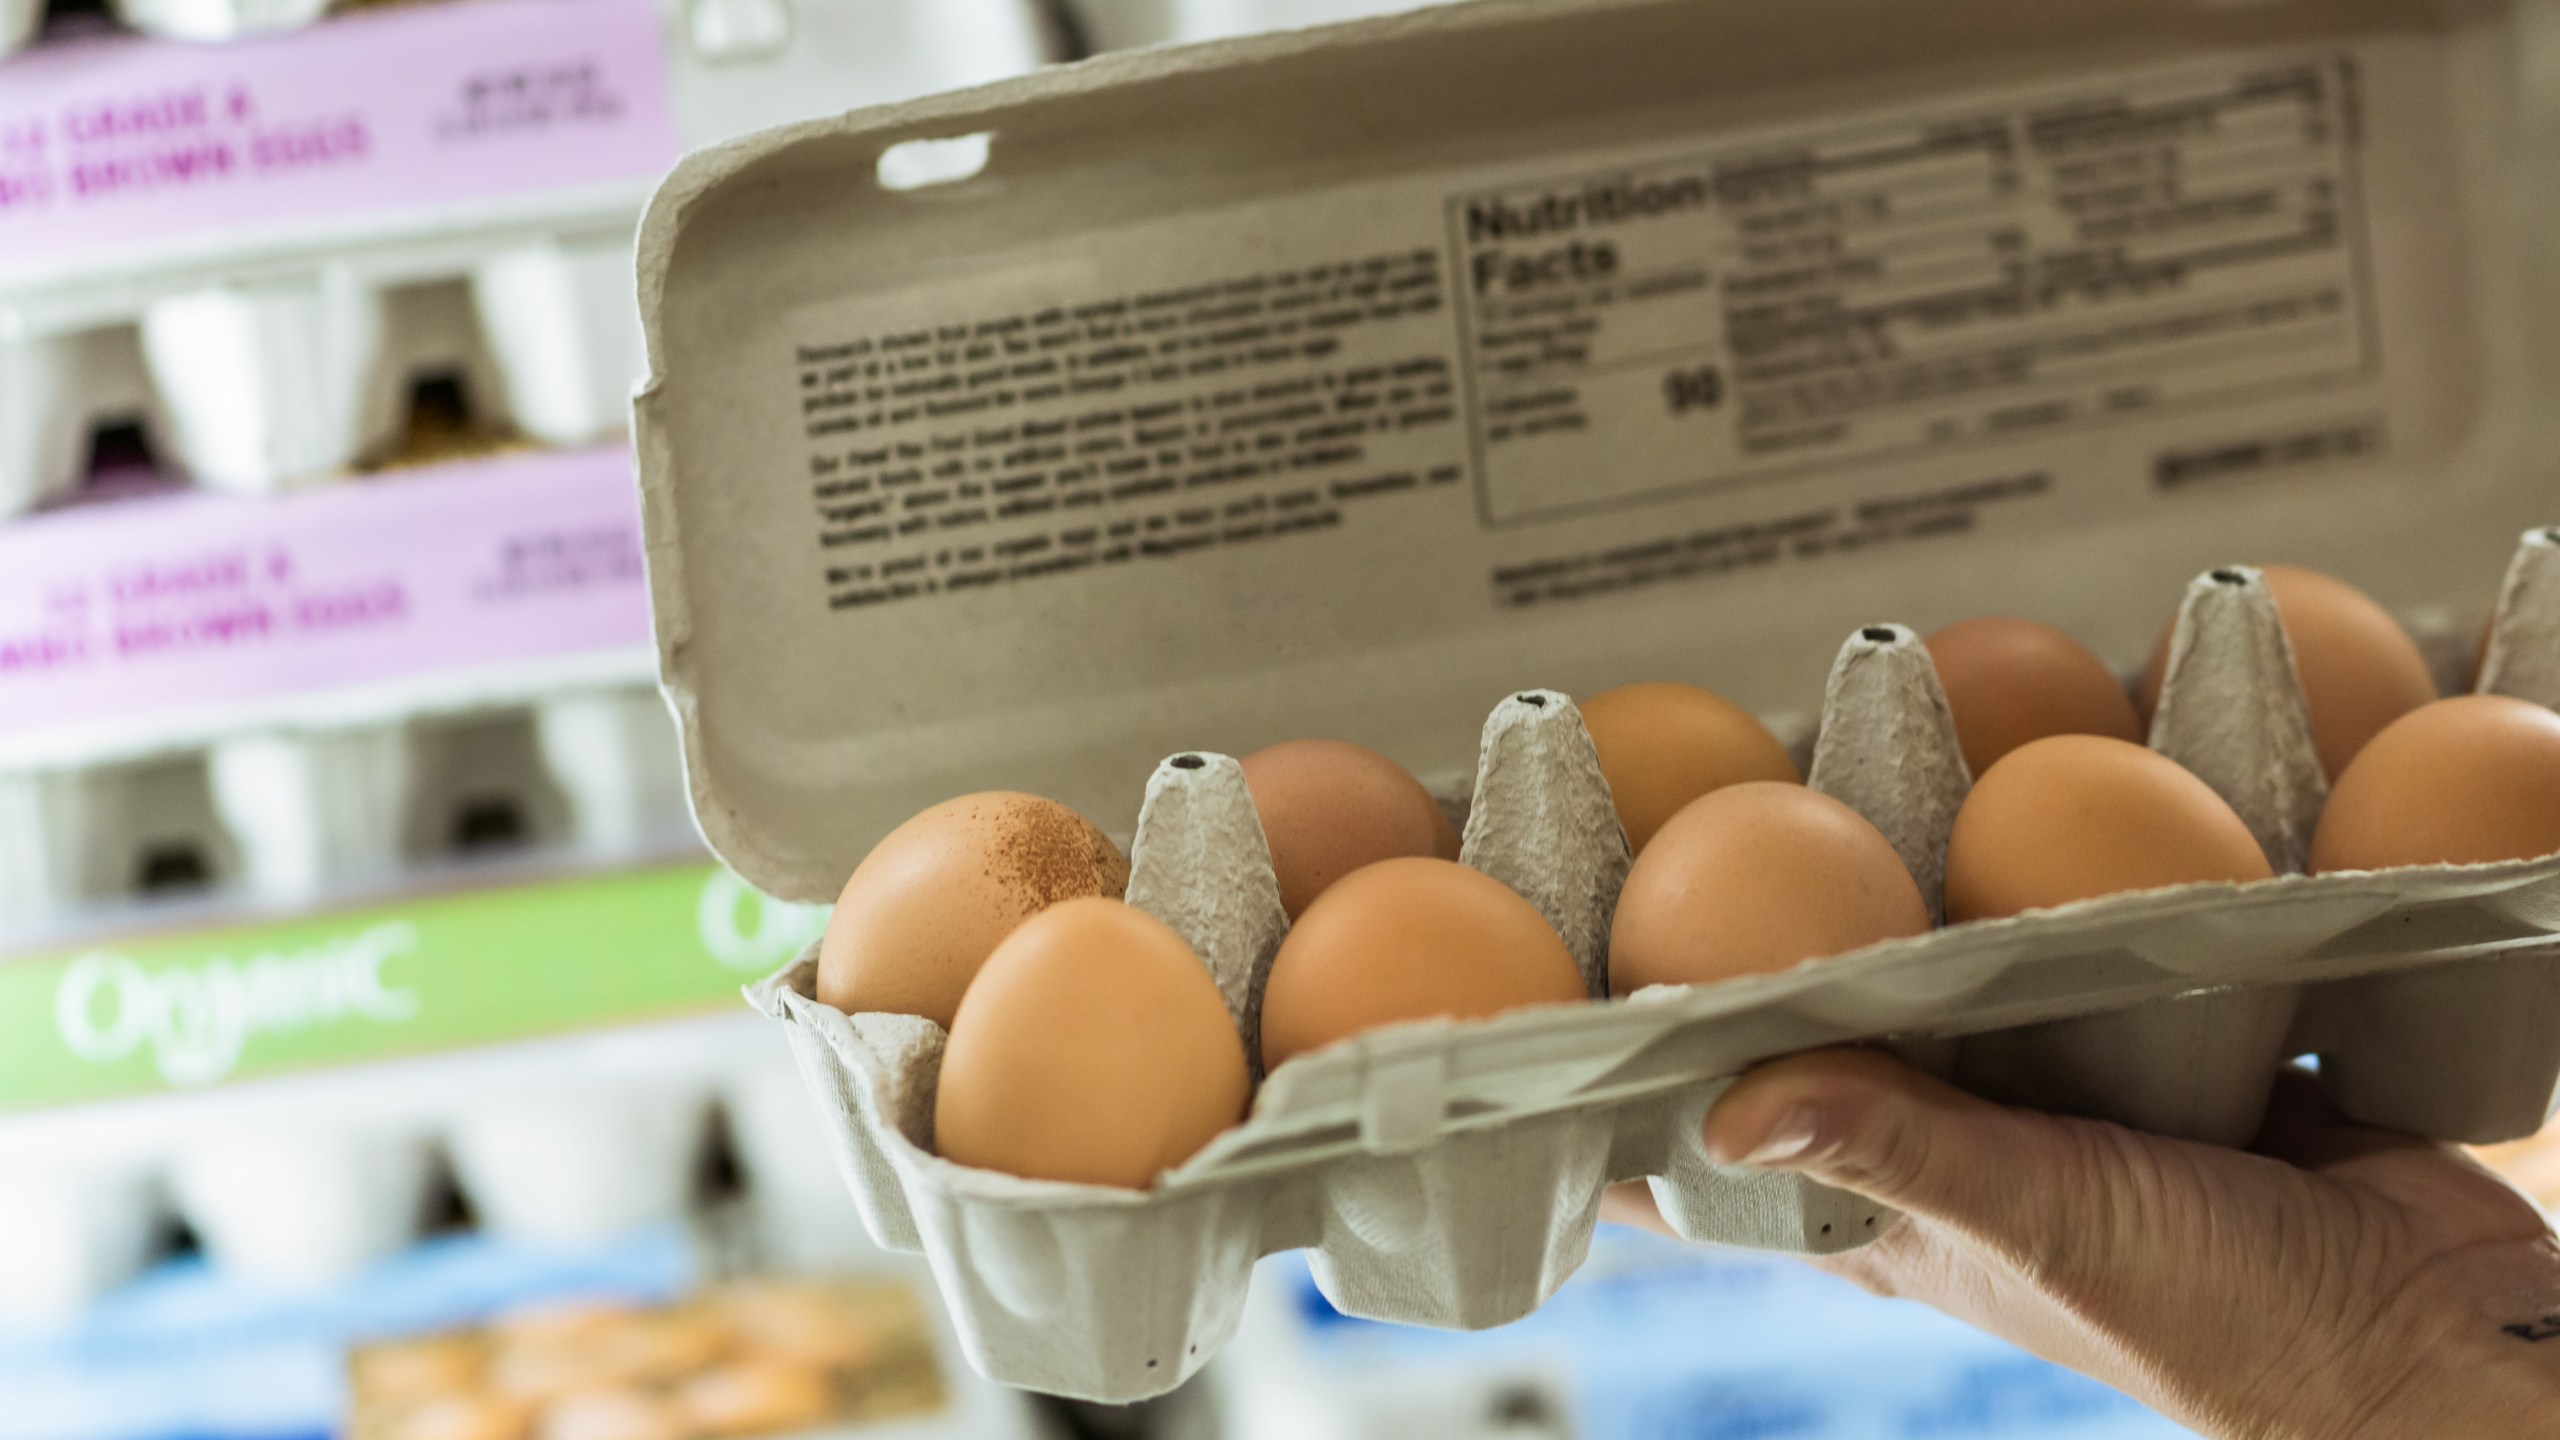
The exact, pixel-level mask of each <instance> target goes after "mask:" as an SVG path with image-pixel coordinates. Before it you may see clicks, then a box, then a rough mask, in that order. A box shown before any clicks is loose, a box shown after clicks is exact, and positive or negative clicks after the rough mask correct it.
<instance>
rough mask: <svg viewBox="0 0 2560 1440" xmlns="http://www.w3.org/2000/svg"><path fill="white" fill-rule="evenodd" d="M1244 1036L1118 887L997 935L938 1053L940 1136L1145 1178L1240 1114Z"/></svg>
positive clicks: (998, 1164) (994, 1165) (1180, 946)
mask: <svg viewBox="0 0 2560 1440" xmlns="http://www.w3.org/2000/svg"><path fill="white" fill-rule="evenodd" d="M1250 1091H1251V1082H1250V1081H1249V1079H1248V1078H1247V1076H1246V1073H1245V1058H1244V1042H1243V1041H1242V1040H1241V1039H1239V1038H1237V1035H1236V1027H1235V1022H1234V1020H1233V1019H1231V1018H1230V1017H1229V1016H1228V1013H1227V1002H1226V1000H1225V999H1224V997H1222V996H1220V995H1219V993H1218V986H1217V982H1215V981H1214V980H1211V979H1210V978H1209V970H1208V967H1207V966H1205V965H1203V964H1202V963H1201V962H1200V957H1199V956H1197V955H1195V954H1193V953H1192V951H1191V947H1190V946H1189V945H1188V944H1185V943H1184V941H1183V939H1182V937H1181V936H1180V935H1178V934H1176V933H1174V930H1173V927H1172V926H1169V925H1167V924H1165V923H1164V922H1163V921H1161V920H1158V919H1156V918H1155V917H1154V916H1152V915H1149V914H1147V913H1146V912H1145V911H1143V910H1140V909H1138V908H1137V907H1135V906H1133V905H1128V904H1125V903H1123V902H1121V901H1118V900H1104V899H1097V898H1086V899H1081V900H1069V901H1066V902H1064V903H1062V904H1059V905H1054V906H1051V907H1050V908H1049V909H1047V910H1043V911H1041V912H1040V913H1039V914H1038V915H1036V916H1034V917H1032V918H1031V919H1030V920H1028V921H1026V922H1024V924H1023V925H1022V927H1021V928H1020V929H1018V930H1016V931H1014V932H1013V933H1012V934H1011V935H1009V936H1007V937H1005V941H1004V943H1003V944H1001V945H999V946H997V947H996V952H995V953H994V954H993V955H990V956H988V957H987V963H986V965H985V967H984V968H983V969H981V970H980V971H979V972H978V980H977V983H976V984H974V985H971V986H970V987H969V993H968V995H967V996H966V997H964V998H963V999H962V1000H961V1002H960V1014H959V1016H958V1017H957V1018H956V1019H954V1020H953V1021H952V1022H951V1040H950V1044H949V1045H948V1047H947V1048H945V1049H944V1051H943V1054H942V1078H941V1081H940V1083H939V1085H938V1086H937V1089H936V1093H935V1097H934V1106H933V1124H934V1145H935V1148H936V1149H937V1150H938V1151H940V1153H941V1155H942V1157H943V1158H944V1159H946V1160H951V1161H956V1162H957V1163H959V1164H962V1165H974V1166H977V1167H979V1168H980V1169H985V1170H1002V1171H1005V1172H1007V1173H1008V1174H1013V1175H1023V1176H1028V1177H1030V1178H1033V1179H1037V1180H1068V1181H1074V1182H1076V1183H1079V1184H1084V1185H1117V1186H1119V1187H1121V1188H1122V1189H1126V1190H1144V1189H1146V1188H1147V1187H1149V1186H1151V1185H1153V1184H1154V1183H1155V1181H1156V1176H1157V1175H1159V1174H1161V1173H1162V1172H1164V1171H1166V1170H1169V1169H1171V1168H1173V1167H1174V1166H1176V1165H1179V1164H1181V1163H1182V1162H1183V1161H1185V1160H1188V1159H1190V1158H1191V1156H1192V1155H1193V1153H1194V1152H1196V1151H1198V1150H1199V1148H1200V1147H1201V1146H1203V1145H1206V1144H1208V1143H1209V1141H1210V1139H1211V1138H1213V1137H1214V1136H1216V1135H1217V1134H1218V1132H1219V1131H1221V1130H1224V1129H1226V1128H1227V1127H1228V1126H1230V1125H1233V1124H1235V1123H1236V1121H1237V1120H1239V1119H1241V1118H1243V1116H1244V1109H1245V1103H1246V1101H1247V1100H1248V1099H1250V1098H1251V1096H1250Z"/></svg>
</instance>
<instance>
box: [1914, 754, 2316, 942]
mask: <svg viewBox="0 0 2560 1440" xmlns="http://www.w3.org/2000/svg"><path fill="white" fill-rule="evenodd" d="M2272 873H2273V871H2272V870H2271V869H2270V868H2269V867H2268V865H2267V857H2266V854H2265V852H2263V851H2261V850H2260V849H2259V848H2258V842H2257V841H2256V840H2255V839H2253V838H2251V836H2250V834H2249V827H2248V826H2247V825H2245V824H2243V823H2242V822H2241V819H2240V817H2239V816H2238V815H2237V814H2234V813H2233V812H2232V809H2231V807H2230V806H2229V805H2227V804H2225V803H2223V799H2222V797H2221V796H2219V795H2216V794H2215V793H2213V788H2212V787H2211V786H2209V785H2207V784H2205V783H2204V782H2203V781H2202V780H2199V779H2197V778H2196V777H2195V776H2194V775H2192V774H2190V773H2188V771H2187V770H2186V768H2185V767H2183V766H2181V765H2179V764H2178V763H2177V762H2176V761H2174V760H2171V759H2169V758H2168V757H2167V756H2164V755H2160V754H2157V753H2155V752H2153V751H2150V750H2146V749H2144V748H2143V747H2141V746H2139V745H2133V744H2128V743H2127V742H2125V741H2122V740H2110V739H2106V738H2104V737H2102V736H2096V735H2056V736H2053V737H2051V738H2050V739H2045V740H2038V741H2035V742H2033V743H2031V744H2027V745H2022V746H2020V747H2019V748H2017V749H2016V750H2013V751H2011V752H2009V755H2008V757H2007V758H2006V759H2003V760H2002V761H2001V762H2000V763H1999V764H1997V765H1994V766H1992V767H1991V769H1990V770H1989V771H1987V772H1986V773H1984V775H1983V776H1982V778H1981V779H1980V780H1978V781H1976V782H1974V787H1973V793H1972V794H1970V795H1968V796H1967V797H1965V802H1964V807H1963V808H1962V809H1960V810H1958V811H1957V812H1956V823H1955V830H1954V832H1953V833H1952V834H1950V835H1949V836H1948V837H1947V920H1948V922H1949V923H1951V924H1953V923H1961V922H1963V921H1967V920H1989V919H1995V918H1998V917H2000V916H2004V915H2015V914H2018V913H2020V912H2022V911H2026V910H2040V909H2047V908H2050V907H2052V906H2056V905H2068V904H2070V903H2072V902H2073V901H2076V900H2094V899H2096V898H2098V897H2099V896H2102V895H2114V894H2118V893H2120V892H2123V891H2129V890H2159V889H2164V888H2167V887H2169V886H2172V885H2192V884H2199V883H2203V882H2207V881H2231V882H2245V881H2250V880H2264V879H2266V878H2268V877H2269V876H2270V875H2271V874H2272Z"/></svg>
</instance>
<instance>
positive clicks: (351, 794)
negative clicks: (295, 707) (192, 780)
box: [208, 725, 411, 902]
mask: <svg viewBox="0 0 2560 1440" xmlns="http://www.w3.org/2000/svg"><path fill="white" fill-rule="evenodd" d="M208 765H209V770H210V773H211V776H212V784H213V798H214V804H215V806H216V808H217V809H218V810H219V811H220V813H221V815H222V819H223V822H224V825H225V826H226V827H227V829H228V830H229V832H230V834H231V836H232V838H233V840H234V841H235V842H236V843H237V844H238V846H239V850H240V863H241V869H242V871H243V875H244V879H245V881H246V883H247V885H248V887H249V888H250V890H251V891H252V892H254V893H255V894H257V895H259V896H262V897H264V898H267V899H271V900H276V901H281V902H303V901H308V900H311V899H314V898H317V897H318V896H321V895H323V894H326V893H328V892H329V891H330V890H331V889H333V888H336V887H338V886H341V885H343V884H346V883H348V882H349V881H351V880H356V879H368V878H373V877H378V876H382V875H387V874H389V873H391V872H392V871H393V870H394V869H396V868H397V866H398V865H399V863H400V859H401V838H402V831H403V828H404V825H405V823H406V819H407V815H408V804H409V793H410V783H411V766H410V755H409V735H408V732H407V730H406V729H405V728H404V727H402V726H399V725H381V726H368V727H364V728H359V729H349V730H341V731H335V732H318V731H315V732H260V733H253V734H246V735H238V736H234V737H232V738H230V739H227V740H223V741H220V742H218V743H216V744H215V745H214V746H213V747H212V748H211V750H210V751H209V752H208Z"/></svg>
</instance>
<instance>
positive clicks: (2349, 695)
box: [2137, 565, 2436, 780]
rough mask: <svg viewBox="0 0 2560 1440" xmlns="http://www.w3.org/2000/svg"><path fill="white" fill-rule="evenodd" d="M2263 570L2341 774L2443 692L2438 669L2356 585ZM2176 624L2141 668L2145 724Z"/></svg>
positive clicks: (2327, 750)
mask: <svg viewBox="0 0 2560 1440" xmlns="http://www.w3.org/2000/svg"><path fill="white" fill-rule="evenodd" d="M2262 573H2263V574H2264V575H2265V576H2266V577H2267V590H2268V592H2269V593H2270V594H2272V595H2274V597H2275V602H2276V613H2277V614H2278V615H2279V616H2281V617H2283V620H2284V633H2285V639H2286V641H2287V642H2288V643H2290V644H2291V646H2292V647H2293V668H2294V673H2295V674H2296V675H2298V676H2299V677H2301V680H2302V699H2303V704H2304V706H2305V707H2306V708H2307V709H2308V710H2309V711H2310V713H2311V741H2312V744H2313V745H2314V746H2315V747H2316V748H2317V749H2318V750H2319V752H2320V768H2321V769H2323V770H2325V771H2327V772H2328V775H2329V778H2330V779H2331V780H2335V779H2337V778H2338V777H2339V776H2341V775H2343V774H2345V773H2346V771H2347V765H2348V764H2349V763H2350V762H2351V761H2353V760H2354V759H2355V757H2356V752H2357V751H2359V750H2362V749H2363V748H2364V746H2365V742H2366V741H2368V740H2371V739H2372V738H2373V737H2374V736H2376V735H2379V734H2381V733H2382V727H2384V726H2386V725H2388V724H2390V723H2391V722H2392V721H2394V720H2397V719H2399V718H2400V717H2401V716H2403V715H2406V714H2408V713H2409V712H2410V711H2412V710H2415V709H2417V708H2418V707H2419V706H2421V705H2424V704H2427V703H2428V702H2429V701H2432V700H2434V699H2435V698H2436V681H2435V674H2434V672H2432V671H2430V670H2429V669H2428V668H2427V660H2426V657H2425V656H2424V655H2422V654H2420V653H2419V652H2418V643H2417V642H2416V641H2414V640H2412V639H2410V638H2409V632H2408V631H2406V630H2403V629H2401V628H2400V622H2399V621H2397V620H2394V619H2392V618H2391V612H2390V611H2388V610H2385V609H2383V608H2382V607H2381V606H2379V605H2377V604H2375V603H2374V602H2373V599H2372V597H2370V596H2368V595H2366V594H2365V593H2364V592H2363V591H2361V590H2358V589H2357V588H2356V587H2354V586H2353V585H2349V584H2348V583H2346V582H2345V581H2343V580H2337V579H2333V578H2331V577H2329V576H2327V575H2323V574H2321V573H2320V572H2318V571H2316V570H2304V569H2301V568H2298V567H2296V566H2292V565H2269V566H2266V567H2264V569H2263V571H2262ZM2177 628H2178V627H2177V619H2176V617H2174V616H2172V617H2171V619H2170V621H2169V626H2168V628H2167V629H2165V630H2163V631H2161V632H2160V641H2159V643H2158V644H2156V645H2154V646H2153V647H2152V649H2151V663H2150V664H2149V666H2147V667H2146V668H2145V669H2144V670H2143V673H2142V688H2141V692H2140V694H2139V696H2138V697H2137V698H2138V699H2139V701H2140V702H2141V711H2142V721H2143V724H2144V725H2146V726H2148V725H2149V724H2150V723H2151V712H2152V711H2153V710H2154V709H2155V708H2156V707H2157V706H2158V705H2159V703H2160V687H2161V684H2162V682H2163V681H2164V680H2165V679H2166V678H2167V675H2168V672H2169V642H2170V640H2171V638H2172V637H2173V636H2174V635H2175V634H2176V633H2177Z"/></svg>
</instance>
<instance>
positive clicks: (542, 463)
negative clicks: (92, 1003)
mask: <svg viewBox="0 0 2560 1440" xmlns="http://www.w3.org/2000/svg"><path fill="white" fill-rule="evenodd" d="M642 568H643V567H642V560H641V554H640V540H639V535H638V517H637V515H636V513H635V512H634V508H633V504H632V496H631V482H630V466H629V460H628V458H627V456H626V455H625V454H624V453H623V452H622V451H620V450H619V449H594V450H583V451H557V452H518V451H505V452H501V453H497V454H489V455H481V456H479V457H477V458H472V459H468V460H461V461H454V462H450V463H447V464H443V465H439V466H431V467H427V468H421V469H415V470H404V471H399V472H396V473H390V474H385V475H380V476H375V477H369V478H367V479H365V480H363V481H362V482H361V483H350V484H345V485H338V486H332V487H329V488H327V489H325V490H321V491H315V492H312V493H310V494H307V495H298V496H293V497H289V498H283V499H248V498H241V497H230V496H213V495H203V494H188V493H178V494H156V495H153V496H151V497H150V498H141V499H126V500H117V501H113V502H108V503H98V504H89V505H80V506H75V507H71V508H67V509H64V510H62V511H59V512H56V513H50V514H46V515H42V516H37V517H32V518H28V519H22V520H19V521H17V522H14V523H11V524H8V525H5V526H0V947H5V946H9V945H11V944H14V943H18V942H22V941H23V940H24V939H25V937H26V936H27V935H28V934H29V933H30V932H34V931H40V930H43V929H45V928H47V927H50V926H56V925H58V924H59V923H61V922H65V921H67V920H69V919H71V918H73V917H75V916H76V915H77V913H78V912H80V911H82V910H83V909H86V908H89V907H93V906H96V905H98V904H101V903H112V902H115V901H118V900H119V899H123V898H129V897H134V896H139V895H146V894H152V893H158V892H167V891H183V890H191V889H203V888H206V887H213V888H215V889H219V890H222V891H225V892H228V893H230V894H232V895H234V896H237V897H240V898H243V899H246V900H248V901H250V902H252V903H254V904H257V905H262V906H268V907H279V906H292V905H297V904H306V903H309V902H311V901H313V900H316V899H318V898H321V897H324V896H327V895H331V894H334V893H338V892H340V891H344V890H346V889H349V888H350V887H355V888H361V887H363V886H366V885H372V884H378V883H380V882H382V881H384V880H386V879H387V878H389V877H391V876H392V875H394V874H395V873H396V872H398V871H399V870H400V869H401V868H402V867H404V866H408V865H412V864H416V863H419V862H421V861H435V860H438V859H440V858H443V857H449V856H453V855H457V854H469V853H482V852H487V851H489V850H491V849H493V848H496V847H503V846H507V845H532V846H536V847H545V848H549V849H554V850H566V851H572V852H575V853H578V854H582V855H585V856H589V857H592V858H598V859H610V858H615V857H627V856H630V855H633V854H638V853H642V852H644V851H646V850H648V849H650V848H651V847H658V848H664V847H665V846H667V845H669V844H675V845H678V846H684V845H689V844H690V843H692V842H691V825H690V820H689V818H688V817H687V815H686V809H685V807H686V799H685V796H684V793H683V778H682V771H681V762H680V756H679V753H678V750H677V747H676V744H675V739H674V733H673V726H672V720H671V717H670V716H669V714H668V711H667V705H666V702H665V701H664V699H663V698H662V697H660V696H659V695H658V694H657V693H656V691H655V689H654V687H653V686H652V684H651V676H652V670H653V666H652V662H651V657H650V654H649V651H648V648H647V601H646V596H645V593H644V588H643V580H642Z"/></svg>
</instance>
